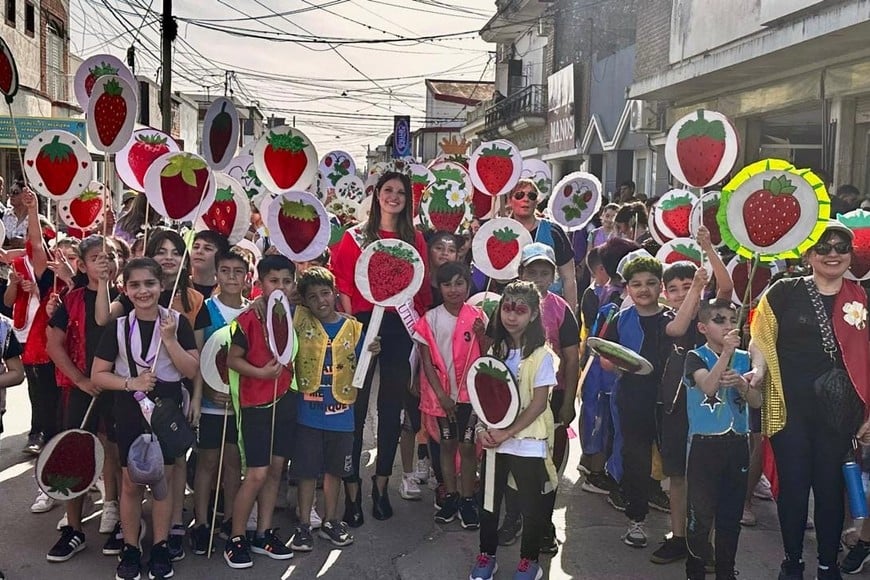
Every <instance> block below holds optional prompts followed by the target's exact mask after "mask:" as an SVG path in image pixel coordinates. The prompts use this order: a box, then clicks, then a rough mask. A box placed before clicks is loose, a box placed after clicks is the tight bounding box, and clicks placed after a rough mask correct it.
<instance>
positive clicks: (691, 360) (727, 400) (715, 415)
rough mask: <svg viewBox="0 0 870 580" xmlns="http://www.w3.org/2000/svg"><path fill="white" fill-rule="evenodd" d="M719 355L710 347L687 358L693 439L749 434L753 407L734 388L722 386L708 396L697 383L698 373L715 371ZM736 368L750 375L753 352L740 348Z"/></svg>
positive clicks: (697, 350) (734, 368)
mask: <svg viewBox="0 0 870 580" xmlns="http://www.w3.org/2000/svg"><path fill="white" fill-rule="evenodd" d="M718 360H719V355H717V354H716V353H715V352H713V351H712V350H711V349H710V347H708V346H707V345H706V344H705V345H704V346H701V347H699V348H696V349H695V350H693V351H691V352H689V354H688V356H687V357H686V376H685V381H686V385H687V386H688V387H689V388H688V389H686V409H687V411H688V416H689V440H690V441H691V438H692V436H693V435H724V434H725V433H728V432H729V431H734V432H735V433H739V434H745V433H749V408H748V407H749V406H748V405H747V404H746V401H745V400H743V398H742V397H741V396H740V392H739V391H738V390H737V389H736V388H734V387H720V388H719V390H718V391H717V392H716V393H715V394H713V395H705V394H704V391H702V390H701V389H700V388H699V387H698V386H697V385H696V384H695V379H694V373H695V371H698V370H700V369H704V368H706V369H708V370H709V369H712V368H713V366H714V365H715V364H716V361H718ZM732 368H733V370H734V371H735V372H738V373H740V374H744V373H747V372H749V353H748V352H746V351H745V350H740V349H738V350H737V351H735V353H734V361H733V363H732Z"/></svg>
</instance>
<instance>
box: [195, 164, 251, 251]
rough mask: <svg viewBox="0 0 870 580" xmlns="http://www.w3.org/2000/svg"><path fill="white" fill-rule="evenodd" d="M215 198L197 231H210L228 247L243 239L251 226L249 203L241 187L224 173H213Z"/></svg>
mask: <svg viewBox="0 0 870 580" xmlns="http://www.w3.org/2000/svg"><path fill="white" fill-rule="evenodd" d="M214 177H215V198H214V202H213V203H212V204H211V206H210V207H209V208H208V209H207V210H206V211H205V212H204V213H203V214H202V217H201V218H200V219H199V222H198V223H197V229H210V230H212V231H215V232H217V233H219V234H221V235H222V236H224V237H225V238H227V241H228V242H229V243H230V245H232V244H235V243H236V242H238V241H239V240H241V239H242V238H244V237H245V234H247V233H248V229H249V228H250V226H251V202H250V201H249V200H248V196H247V195H245V190H244V189H243V188H242V185H241V184H240V183H239V182H238V181H236V180H235V179H233V178H232V177H230V176H229V175H227V174H226V173H215V174H214Z"/></svg>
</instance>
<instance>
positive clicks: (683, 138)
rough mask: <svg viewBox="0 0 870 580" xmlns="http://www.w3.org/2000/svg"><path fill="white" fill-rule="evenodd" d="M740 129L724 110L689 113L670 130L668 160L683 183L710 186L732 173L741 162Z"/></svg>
mask: <svg viewBox="0 0 870 580" xmlns="http://www.w3.org/2000/svg"><path fill="white" fill-rule="evenodd" d="M738 150H739V143H738V140H737V131H735V130H734V127H733V126H732V125H731V121H729V120H728V118H727V117H726V116H725V115H723V114H722V113H717V112H716V111H705V110H703V109H701V110H698V111H695V112H693V113H689V114H688V115H686V116H685V117H683V118H682V119H680V120H679V121H677V122H676V123H675V124H674V126H673V127H671V130H670V131H668V139H667V142H666V143H665V161H666V162H667V164H668V170H669V171H670V172H671V173H673V175H674V177H675V178H676V179H677V181H679V182H680V183H685V184H686V185H688V186H691V187H698V188H703V187H709V186H711V185H714V184H716V183H719V182H720V181H722V180H723V179H725V178H726V177H727V176H728V173H730V171H731V169H732V168H733V167H734V163H735V162H736V161H737V152H738Z"/></svg>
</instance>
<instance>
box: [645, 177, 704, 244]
mask: <svg viewBox="0 0 870 580" xmlns="http://www.w3.org/2000/svg"><path fill="white" fill-rule="evenodd" d="M696 200H697V197H695V195H694V194H692V193H690V192H688V191H685V190H682V189H672V190H671V191H669V192H667V193H665V194H664V195H662V197H661V198H659V200H658V202H656V205H657V206H658V210H659V211H658V212H657V213H656V216H655V217H656V220H657V221H656V225H657V226H658V229H659V231H660V232H662V233H664V234H665V236H666V237H668V238H686V237H689V236H690V235H691V228H690V225H689V224H690V221H691V215H692V206H693V205H694V204H695V201H696Z"/></svg>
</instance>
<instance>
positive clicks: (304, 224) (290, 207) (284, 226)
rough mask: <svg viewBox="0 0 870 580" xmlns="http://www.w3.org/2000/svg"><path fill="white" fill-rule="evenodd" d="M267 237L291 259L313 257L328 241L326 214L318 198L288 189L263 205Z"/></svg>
mask: <svg viewBox="0 0 870 580" xmlns="http://www.w3.org/2000/svg"><path fill="white" fill-rule="evenodd" d="M263 216H264V218H265V222H266V227H267V228H268V230H269V237H270V239H271V240H272V243H274V244H275V246H276V247H277V248H278V251H279V252H281V253H282V254H284V255H285V256H287V257H288V258H290V259H291V260H293V261H294V262H306V261H308V260H313V259H314V258H316V257H318V256H319V255H320V254H322V253H323V251H324V250H326V248H327V246H328V244H329V232H330V227H329V216H327V214H326V209H324V207H323V204H322V203H320V200H319V199H317V198H316V197H314V196H313V195H311V194H310V193H308V192H307V191H290V192H287V193H285V194H284V195H282V196H278V197H277V198H276V199H275V200H274V201H272V202H271V203H269V205H268V207H266V208H265V210H264V213H263Z"/></svg>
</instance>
